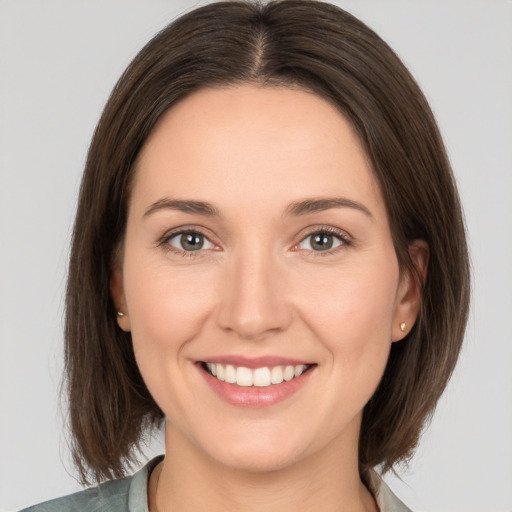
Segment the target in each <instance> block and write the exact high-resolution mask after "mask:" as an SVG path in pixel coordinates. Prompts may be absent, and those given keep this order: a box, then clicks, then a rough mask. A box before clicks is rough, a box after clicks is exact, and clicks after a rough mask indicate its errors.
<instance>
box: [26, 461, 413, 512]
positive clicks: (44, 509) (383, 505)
mask: <svg viewBox="0 0 512 512" xmlns="http://www.w3.org/2000/svg"><path fill="white" fill-rule="evenodd" d="M162 459H163V456H160V457H156V458H154V459H153V460H151V461H150V462H148V463H147V464H146V465H145V466H144V467H143V468H142V469H141V470H140V471H138V472H137V473H135V474H134V475H133V476H129V477H126V478H123V479H121V480H111V481H110V482H105V483H103V484H100V485H98V486H96V487H91V488H90V489H86V490H85V491H80V492H77V493H75V494H71V495H69V496H64V497H63V498H57V499H55V500H50V501H46V502H45V503H41V504H39V505H34V506H32V507H29V508H26V509H23V510H21V511H20V512H148V480H149V475H150V474H151V471H152V470H153V468H154V467H155V466H156V465H157V464H158V463H159V462H160V461H161V460H162ZM371 485H372V492H373V493H374V496H375V500H376V501H377V505H378V506H379V510H380V512H411V510H410V509H409V508H407V507H406V506H405V505H404V504H403V503H402V502H401V501H400V500H399V499H398V498H397V497H396V496H395V495H394V494H393V492H392V491H391V489H390V488H389V487H388V486H387V485H386V483H385V482H384V481H383V480H382V479H381V478H380V477H379V476H378V475H377V473H373V475H372V482H371Z"/></svg>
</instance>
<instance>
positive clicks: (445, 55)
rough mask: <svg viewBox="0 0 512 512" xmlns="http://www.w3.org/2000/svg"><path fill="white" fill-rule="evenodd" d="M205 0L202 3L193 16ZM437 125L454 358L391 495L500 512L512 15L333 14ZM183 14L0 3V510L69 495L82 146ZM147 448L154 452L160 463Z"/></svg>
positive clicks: (396, 10)
mask: <svg viewBox="0 0 512 512" xmlns="http://www.w3.org/2000/svg"><path fill="white" fill-rule="evenodd" d="M203 3H204V2H203ZM336 3H338V4H339V5H340V6H342V7H345V8H347V9H348V10H349V11H351V12H352V13H354V14H356V15H357V16H359V17H361V18H362V19H363V21H365V22H366V23H368V24H369V25H370V26H371V27H372V28H374V29H375V30H376V31H377V32H378V33H379V34H380V35H381V36H382V37H383V38H384V39H385V40H387V41H388V42H389V43H390V44H391V46H392V47H394V48H395V50H396V51H397V52H398V53H399V55H400V56H401V57H402V58H403V60H404V61H405V63H406V64H407V65H408V66H409V67H410V69H411V70H412V72H413V74H414V75H415V76H416V78H417V79H418V81H419V83H420V85H421V86H422V87H423V89H424V91H425V93H426V95H427V97H428V99H429V100H430V102H431V105H432V107H433V109H434V112H435V113H436V115H437V117H438V121H439V123H440V127H441V130H442V133H443V135H444V137H445V141H446V144H447V147H448V152H449V155H450V157H451V160H452V164H453V167H454V170H455V174H456V177H457V179H458V181H459V185H460V192H461V196H462V200H463V203H464V207H465V212H466V220H467V225H468V230H469V238H470V243H471V252H472V261H473V269H474V278H473V281H474V295H473V303H472V313H471V320H470V324H469V328H468V333H467V337H466V345H465V349H464V352H463V355H462V359H461V361H460V364H459V366H458V369H457V371H456V373H455V375H454V377H453V379H452V381H451V383H450V385H449V388H448V390H447V392H446V394H445V395H444V397H443V399H442V400H441V402H440V404H439V406H438V409H437V412H436V415H435V417H434V420H433V422H432V425H431V427H430V429H429V430H428V432H427V433H426V434H425V435H424V437H423V439H422V441H421V445H420V447H419V450H418V453H417V456H416V457H415V459H414V460H413V462H412V465H411V467H410V469H409V471H407V472H400V475H401V477H402V481H400V480H398V479H396V478H393V477H390V478H388V481H389V482H390V484H391V486H392V488H393V489H394V490H395V492H396V493H397V494H398V495H399V496H400V497H401V498H402V499H403V500H404V501H405V502H406V503H407V504H408V505H409V506H410V507H411V508H413V510H415V511H417V512H420V511H425V512H434V511H436V512H448V511H449V512H459V511H464V512H510V511H512V335H511V332H510V319H511V316H512V149H511V148H512V92H511V91H512V2H511V1H510V0H432V1H426V0H407V1H406V0H359V1H357V0H346V1H343V0H340V1H338V2H336ZM195 5H198V4H197V3H196V2H192V1H190V0H181V1H170V0H167V1H164V0H138V1H134V0H117V1H116V0H88V1H78V0H74V1H73V0H46V1H40V0H10V1H6V0H3V1H2V0H0V510H1V511H6V510H16V509H17V508H20V507H22V506H26V505H29V504H32V503H35V502H38V501H42V500H46V499H49V498H52V497H56V496H59V495H63V494H66V493H69V492H72V491H75V490H78V489H79V487H78V484H77V483H76V482H75V481H74V480H73V478H72V476H71V474H72V467H71V464H70V462H69V456H68V451H67V447H66V443H65V438H64V436H63V433H62V414H63V413H61V412H60V411H59V408H58V385H59V381H60V378H61V368H62V364H61V359H62V354H61V344H62V303H63V287H64V282H65V269H66V260H67V254H68V253H67V251H68V243H69V238H70V231H71V225H72V219H73V211H74V207H75V201H76V196H77V189H78V185H79V179H80V174H81V170H82V168H83V164H84V160H85V155H86V150H87V146H88V143H89V140H90V138H91V135H92V131H93V128H94V126H95V123H96V121H97V119H98V117H99V115H100V112H101V109H102V106H103V105H104V103H105V101H106V99H107V97H108V94H109V92H110V90H111V88H112V86H113V85H114V83H115V81H116V80H117V78H118V76H119V75H120V73H121V72H122V71H123V69H124V68H125V67H126V65H127V64H128V63H129V61H130V60H131V59H132V58H133V57H134V56H135V54H136V52H137V51H138V50H139V49H140V48H141V47H142V45H143V44H144V43H145V42H146V41H147V40H148V39H149V38H150V37H151V36H152V35H153V34H154V33H155V32H156V31H157V30H159V29H160V28H162V27H163V26H164V25H166V24H167V23H168V22H169V21H170V20H171V19H172V18H174V17H175V16H176V15H177V14H179V13H181V12H183V11H185V10H188V9H190V8H191V7H193V6H195ZM160 450H161V448H159V446H158V443H156V445H155V446H154V447H153V448H152V449H151V450H150V455H151V454H152V453H156V452H159V451H160Z"/></svg>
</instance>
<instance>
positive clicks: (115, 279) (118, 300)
mask: <svg viewBox="0 0 512 512" xmlns="http://www.w3.org/2000/svg"><path fill="white" fill-rule="evenodd" d="M110 293H111V295H112V301H113V302H114V307H115V308H116V312H117V315H116V319H117V324H118V325H119V327H120V328H121V329H122V330H123V331H125V332H129V331H130V317H129V316H128V311H127V307H126V299H125V295H124V286H123V275H122V272H121V270H120V269H119V268H116V269H114V271H113V272H112V276H111V278H110Z"/></svg>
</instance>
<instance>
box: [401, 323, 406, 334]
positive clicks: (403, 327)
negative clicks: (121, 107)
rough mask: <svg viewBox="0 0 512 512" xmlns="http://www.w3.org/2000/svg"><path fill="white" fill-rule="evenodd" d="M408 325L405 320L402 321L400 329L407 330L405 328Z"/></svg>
mask: <svg viewBox="0 0 512 512" xmlns="http://www.w3.org/2000/svg"><path fill="white" fill-rule="evenodd" d="M406 327H407V325H406V324H405V322H402V323H401V324H400V330H401V331H402V332H405V328H406Z"/></svg>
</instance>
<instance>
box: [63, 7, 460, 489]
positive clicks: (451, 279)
mask: <svg viewBox="0 0 512 512" xmlns="http://www.w3.org/2000/svg"><path fill="white" fill-rule="evenodd" d="M242 83H255V84H259V85H262V86H284V87H300V88H303V89H304V90H307V91H310V92H313V93H315V94H317V95H318V96H320V97H322V98H324V99H326V100H328V101H329V102H331V103H332V104H334V105H335V106H336V107H337V108H338V109H339V111H340V112H341V113H342V114H343V115H344V116H345V117H346V118H347V119H348V120H349V121H350V122H351V124H352V126H353V127H354V129H355V130H356V132H357V134H358V135H359V137H360V139H361V141H362V143H363V145H364V147H365V150H366V152H367V154H368V156H369V158H370V160H371V163H372V167H373V171H374V173H375V176H376V177H377V179H378V182H379V184H380V187H381V191H382V194H383V197H384V200H385V203H386V207H387V212H388V215H389V222H390V226H391V233H392V237H393V242H394V246H395V250H396V254H397V258H398V262H399V265H400V268H401V270H404V269H409V270H411V271H413V272H414V270H415V269H414V267H413V264H412V262H411V259H410V257H409V253H408V244H409V243H410V242H411V241H413V240H416V239H423V240H425V241H426V242H427V243H428V245H429V250H430V258H429V263H428V273H427V277H426V279H425V280H424V282H421V288H422V295H423V300H422V306H421V310H420V313H419V316H418V319H417V321H416V323H415V325H414V327H413V328H412V330H411V331H410V333H409V334H408V335H407V336H406V338H405V339H404V340H403V341H401V342H397V343H393V344H392V348H391V352H390V356H389V360H388V363H387V367H386V369H385V372H384V376H383V378H382V380H381V382H380V384H379V386H378V388H377V390H376V392H375V393H374V395H373V397H372V398H371V399H370V401H369V402H368V404H367V405H366V406H365V409H364V412H363V419H362V427H361V433H360V439H359V466H360V473H361V476H362V477H363V479H366V478H368V474H369V469H370V468H372V467H374V466H378V465H380V466H381V469H382V470H383V471H387V470H389V469H391V468H392V467H393V466H394V465H395V464H397V463H400V462H406V461H407V460H408V458H409V457H410V456H411V454H412V453H413V451H414V448H415V446H416V444H417V442H418V439H419V436H420V434H421V431H422V429H423V426H424V425H425V423H426V422H427V421H428V420H429V418H430V417H431V415H432V413H433V410H434V408H435V405H436V403H437V401H438V399H439V397H440V396H441V394H442V392H443V390H444V388H445V386H446V384H447V382H448V380H449V378H450V376H451V374H452V372H453V369H454V366H455V363H456V361H457V358H458V355H459V351H460V347H461V344H462V340H463V337H464V331H465V325H466V321H467V315H468V304H469V262H468V250H467V245H466V238H465V232H464V223H463V217H462V212H461V206H460V202H459V198H458V194H457V190H456V186H455V182H454V178H453V175H452V171H451V168H450V164H449V162H448V158H447V155H446V152H445V148H444V145H443V142H442V139H441V136H440V133H439V130H438V128H437V125H436V122H435V119H434V117H433V114H432V112H431V110H430V108H429V106H428V103H427V101H426V99H425V97H424V96H423V94H422V92H421V90H420V89H419V87H418V85H417V84H416V82H415V80H414V79H413V77H412V76H411V74H410V73H409V72H408V71H407V69H406V68H405V66H404V65H403V64H402V62H401V61H400V59H399V58H398V57H397V55H396V54H395V53H394V52H393V50H392V49H391V48H390V47H389V46H388V45H387V44H386V43H385V42H384V41H383V40H382V39H381V38H380V37H379V36H378V35H377V34H375V32H373V31H372V30H371V29H370V28H368V27H367V26H366V25H365V24H364V23H362V22H361V21H359V20H358V19H357V18H355V17H354V16H352V15H351V14H349V13H347V12H345V11H344V10H342V9H340V8H338V7H336V6H333V5H331V4H328V3H323V2H320V1H315V0H282V1H269V2H266V3H261V2H254V1H225V2H216V3H211V4H209V5H206V6H203V7H200V8H198V9H195V10H193V11H191V12H189V13H187V14H185V15H183V16H181V17H180V18H178V19H176V20H175V21H174V22H172V23H171V24H170V25H168V26H167V27H166V28H164V29H163V30H162V31H161V32H159V33H158V34H157V35H156V36H155V37H154V38H153V39H152V40H151V41H150V42H149V43H148V44H147V45H146V46H145V47H144V48H143V49H142V50H141V51H140V53H139V54H138V55H137V56H136V57H135V59H134V60H133V61H132V63H131V64H130V65H129V67H128V68H127V69H126V71H125V72H124V73H123V75H122V76H121V78H120V79H119V81H118V83H117V85H116V86H115V88H114V90H113V91H112V94H111V96H110V98H109V100H108V102H107V104H106V106H105V109H104V111H103V113H102V115H101V118H100V120H99V122H98V125H97V128H96V131H95V133H94V136H93V139H92V142H91V146H90V149H89V153H88V157H87V162H86V166H85V171H84V175H83V181H82V184H81V188H80V196H79V201H78V209H77V214H76V220H75V225H74V232H73V238H72V246H71V255H70V262H69V276H68V283H67V294H66V319H65V362H66V379H65V385H66V389H67V393H68V400H69V411H70V415H69V424H70V425H69V426H70V430H71V434H72V450H73V457H74V462H75V464H76V466H77V468H78V470H79V474H80V478H81V480H82V481H83V482H84V483H86V482H90V481H91V478H92V479H93V480H95V481H101V480H103V479H109V478H117V477H121V476H123V475H125V473H126V471H127V468H129V467H130V464H132V463H133V462H134V461H135V460H136V453H137V451H138V450H139V449H140V446H141V442H142V441H143V440H144V439H145V435H146V434H147V432H148V431H149V430H150V429H151V428H152V427H154V426H158V425H159V424H161V422H162V420H163V417H164V415H163V412H162V411H161V410H160V408H159V407H158V405H157V404H156V403H155V401H154V400H153V398H152V397H151V395H150V393H149V391H148V389H147V387H146V385H145V383H144V381H143V379H142V377H141V375H140V373H139V370H138V368H137V364H136V361H135V357H134V353H133V347H132V343H131V335H130V333H125V332H123V331H122V330H121V329H120V328H119V327H118V325H117V322H116V311H115V308H114V304H113V302H112V298H111V293H110V280H111V273H112V269H113V265H114V259H115V255H116V251H117V249H118V248H119V247H120V245H121V244H122V241H123V238H124V233H125V228H126V219H127V206H128V202H129V199H130V184H131V183H132V180H133V174H134V163H135V160H136V158H137V155H138V154H139V152H140V150H141V148H142V146H143V145H144V142H145V140H146V139H147V137H148V135H149V134H150V133H151V131H152V130H153V128H154V127H155V125H156V123H157V122H158V120H159V119H160V118H161V117H162V115H163V114H164V113H165V112H167V111H168V110H169V109H170V108H172V107H173V105H175V104H176V103H177V102H179V101H180V100H182V99H183V98H185V97H186V96H187V95H190V94H191V93H193V92H194V91H197V90H199V89H202V88H208V87H225V86H233V85H237V84H242ZM417 278H418V279H419V276H417Z"/></svg>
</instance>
